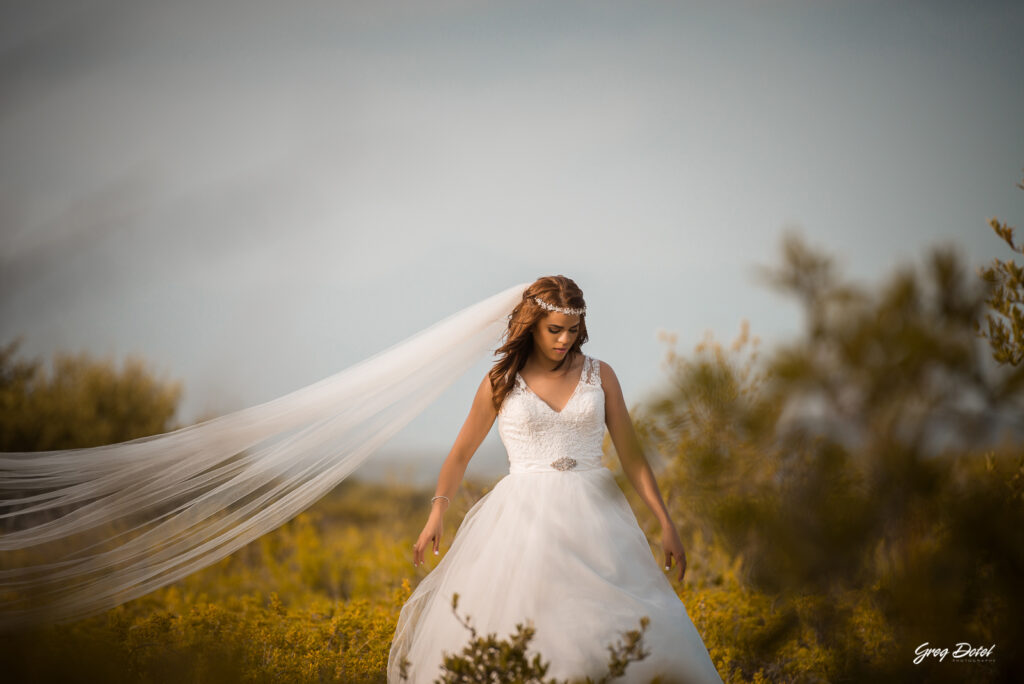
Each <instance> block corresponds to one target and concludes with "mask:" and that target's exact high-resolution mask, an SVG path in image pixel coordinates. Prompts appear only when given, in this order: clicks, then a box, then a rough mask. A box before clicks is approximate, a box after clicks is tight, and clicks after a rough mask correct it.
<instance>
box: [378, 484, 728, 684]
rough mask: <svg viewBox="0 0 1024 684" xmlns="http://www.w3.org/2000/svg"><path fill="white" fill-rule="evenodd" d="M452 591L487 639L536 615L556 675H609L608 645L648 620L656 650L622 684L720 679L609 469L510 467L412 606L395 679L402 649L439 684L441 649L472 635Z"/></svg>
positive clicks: (535, 649) (533, 645)
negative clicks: (455, 610)
mask: <svg viewBox="0 0 1024 684" xmlns="http://www.w3.org/2000/svg"><path fill="white" fill-rule="evenodd" d="M675 571H676V569H675V568H674V567H673V572H675ZM453 593H458V594H459V605H458V612H459V614H460V615H462V616H467V615H468V617H469V619H470V622H471V624H472V625H473V626H474V627H475V628H476V629H477V633H478V636H484V635H486V634H489V633H492V632H494V633H497V635H498V637H499V638H506V637H508V636H509V635H511V634H512V633H513V631H514V630H515V627H516V624H517V623H524V624H526V623H527V621H529V622H530V623H531V624H532V625H533V627H534V629H535V630H536V631H535V635H534V638H533V639H532V640H531V641H530V646H529V651H528V655H529V656H531V657H532V655H533V654H535V653H540V654H541V657H542V658H543V659H544V660H545V661H547V662H549V663H550V668H549V669H548V672H547V675H546V678H550V677H555V678H559V679H563V678H564V679H570V680H571V679H575V678H583V677H586V676H590V677H593V678H595V679H596V678H598V677H600V676H602V675H603V674H604V673H605V672H606V671H607V662H608V655H609V653H608V648H607V647H608V645H609V644H613V643H615V642H617V641H618V640H620V639H621V638H622V632H624V631H626V630H631V629H639V626H640V622H639V621H640V618H641V617H642V616H645V615H646V616H647V617H648V618H649V619H650V623H649V625H648V628H647V631H646V633H645V635H644V645H645V647H646V649H647V650H649V651H650V652H651V653H650V655H649V656H647V657H646V658H645V659H644V660H642V661H639V662H632V663H630V664H629V666H628V667H627V668H626V676H625V678H624V679H617V680H615V681H616V682H631V683H633V682H636V683H643V684H648V683H649V682H650V681H651V679H653V678H654V677H658V676H660V677H661V678H662V680H661V681H663V682H665V683H666V684H667V683H668V682H687V683H691V682H694V683H703V682H721V681H722V680H721V678H720V677H719V675H718V673H717V672H716V670H715V667H714V664H713V663H712V662H711V658H710V656H709V655H708V652H707V649H706V648H705V646H704V643H703V641H702V640H701V637H700V635H699V634H698V633H697V630H696V628H695V627H694V625H693V623H692V621H691V620H690V617H689V615H688V614H687V612H686V608H685V606H684V605H683V603H682V601H680V600H679V597H678V596H677V595H676V593H675V591H674V590H673V588H672V585H671V584H670V583H669V580H668V579H667V577H666V575H665V572H664V570H663V569H662V568H661V567H659V565H658V561H656V560H655V559H654V556H653V555H652V553H651V549H650V546H649V545H648V543H647V539H646V538H645V536H644V533H643V531H642V530H641V529H640V526H639V525H638V524H637V521H636V517H635V516H634V515H633V511H632V509H631V508H630V507H629V504H628V502H627V501H626V498H625V496H623V494H622V491H621V490H620V489H619V486H618V484H617V483H616V482H615V478H614V477H613V475H612V473H611V471H609V470H608V469H607V468H603V467H602V468H594V469H589V470H580V471H576V470H570V471H564V472H563V471H557V470H552V471H544V472H524V473H510V474H508V475H506V476H505V477H503V478H502V479H501V480H499V481H498V483H497V484H496V485H495V486H494V488H493V489H491V490H490V491H489V492H487V494H485V495H484V496H483V497H482V498H481V499H480V500H479V501H477V502H476V504H475V505H474V506H473V507H472V508H471V509H470V510H469V512H468V513H467V514H466V516H465V518H464V519H463V522H462V524H461V526H460V527H459V529H458V531H457V533H456V535H455V538H454V540H453V542H452V545H451V547H450V548H449V549H448V551H447V552H446V553H445V554H444V556H443V557H442V558H441V560H440V562H439V563H438V565H437V566H436V567H435V568H434V569H433V570H432V571H431V572H430V573H429V574H428V575H427V576H426V577H424V578H423V580H422V581H421V582H420V583H419V584H418V585H417V587H416V589H415V590H414V591H413V593H412V595H411V596H410V598H409V600H408V601H407V602H406V604H405V606H403V608H402V611H401V614H400V616H399V620H398V625H397V628H396V630H395V638H394V640H393V642H392V645H391V655H390V660H389V663H388V682H399V681H400V680H399V674H398V673H399V660H400V659H401V657H402V656H403V655H404V656H405V657H406V658H407V659H408V660H409V661H410V663H411V665H410V667H409V669H408V674H409V679H408V681H410V682H413V683H414V684H419V683H420V682H433V681H434V680H435V679H436V678H437V677H438V676H439V671H440V666H441V662H442V658H443V653H444V652H445V651H447V652H448V653H453V654H454V653H460V652H461V651H462V649H463V647H464V646H465V645H466V644H467V643H468V642H469V640H470V633H469V631H468V630H467V629H466V628H465V627H464V626H463V625H462V624H461V623H460V622H459V621H458V620H457V618H456V617H455V615H454V614H453V612H452V606H451V602H452V594H453Z"/></svg>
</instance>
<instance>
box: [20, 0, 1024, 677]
mask: <svg viewBox="0 0 1024 684" xmlns="http://www.w3.org/2000/svg"><path fill="white" fill-rule="evenodd" d="M1021 35H1024V5H1021V4H1020V3H1009V2H1006V3H1000V2H986V3H976V4H971V5H968V4H966V3H952V2H901V3H884V2H865V1H858V2H814V3H811V2H775V3H767V2H714V3H665V2H659V3H644V2H630V3H618V4H608V3H599V2H588V3H582V2H581V3H565V2H544V3H539V2H536V3H535V2H515V3H483V2H480V3H462V2H419V3H413V2H409V3H398V4H396V3H369V2H360V3H355V2H345V3H341V2H324V3H315V4H314V3H305V2H292V3H257V2H244V3H243V2H213V1H208V2H193V3H186V2H173V3H163V4H160V5H157V4H155V3H151V4H149V5H145V6H144V5H142V4H140V3H99V2H85V1H83V2H76V3H70V2H68V3H47V2H33V3H22V4H20V5H14V4H5V5H3V14H2V16H0V95H2V97H0V231H2V232H0V343H2V346H0V451H39V450H47V449H63V448H71V447H76V446H93V445H97V444H104V443H109V442H114V441H122V440H126V439H132V438H135V437H139V436H143V435H150V434H154V433H159V432H163V431H166V430H169V429H171V428H172V427H174V426H176V425H182V424H189V423H191V422H194V421H196V420H200V419H203V418H207V417H212V416H215V415H219V414H223V413H225V412H229V411H232V410H235V409H238V408H242V407H245V406H249V405H252V404H256V403H259V402H262V401H266V400H269V399H272V398H274V397H277V396H280V395H281V394H284V393H286V392H288V391H291V390H293V389H297V388H299V387H302V386H304V385H306V384H309V383H311V382H314V381H316V380H319V379H321V378H323V377H325V376H327V375H330V374H332V373H335V372H337V371H338V370H341V369H343V368H345V367H347V366H349V365H351V364H353V363H355V362H357V361H360V360H362V359H363V358H365V357H367V356H369V355H371V354H373V353H374V352H376V351H379V350H381V349H383V348H384V347H386V346H389V345H391V344H393V343H395V342H398V341H400V340H402V339H404V338H406V337H408V336H409V335H412V334H413V333H415V332H417V331H419V330H420V329H422V328H424V327H426V326H428V325H430V324H431V323H433V322H435V321H437V320H438V319H440V318H442V317H444V316H446V315H448V314H450V313H453V312H454V311H456V310H458V309H461V308H463V307H465V306H468V305H469V304H472V303H474V302H477V301H479V300H480V299H483V298H484V297H486V296H489V295H491V294H493V293H495V292H498V291H500V290H503V289H505V288H507V287H509V286H511V285H512V284H515V283H519V282H523V281H528V280H531V279H532V278H535V277H537V276H540V275H544V274H553V273H562V274H565V275H569V276H570V277H573V278H574V279H575V280H576V281H577V283H578V284H579V285H580V286H581V287H582V288H583V289H584V291H585V293H586V296H587V300H588V307H589V311H590V313H589V315H588V327H589V329H590V335H591V342H590V343H589V344H588V345H587V347H585V351H587V352H588V353H590V354H591V355H593V356H595V357H597V358H600V359H604V360H606V361H608V362H609V363H611V364H612V365H613V366H614V367H615V369H616V371H617V373H618V375H619V377H620V379H621V381H622V383H623V385H624V387H625V391H626V395H627V401H628V403H629V404H630V408H631V410H632V413H633V417H634V422H635V424H636V426H637V429H638V433H639V435H640V438H641V441H642V443H643V446H644V448H645V450H646V451H647V453H648V455H649V456H651V457H652V462H654V463H655V464H656V466H657V468H656V470H657V477H658V483H659V487H660V489H661V491H662V492H663V494H664V497H665V500H666V504H667V506H668V508H669V512H670V515H671V517H672V519H673V521H675V523H676V525H677V526H678V528H679V532H680V536H681V538H682V540H683V542H684V546H685V548H686V550H687V555H688V561H689V563H688V566H687V573H686V577H685V579H684V581H683V582H678V581H676V580H675V579H673V580H672V582H673V586H674V588H675V589H676V591H677V594H678V595H679V597H680V598H681V599H682V600H683V602H684V604H685V605H686V607H687V611H688V613H689V614H690V616H691V617H692V619H693V621H694V624H695V625H696V627H697V629H698V631H699V633H700V634H701V637H702V638H703V640H704V642H705V644H706V645H707V647H708V650H709V652H710V654H711V656H712V659H713V661H714V663H715V665H716V667H717V668H718V670H719V672H720V674H721V675H722V678H723V680H725V681H727V682H730V683H733V682H757V683H763V682H833V681H834V682H840V681H843V682H863V681H877V682H889V681H893V682H897V681H898V682H912V681H928V682H962V681H971V682H1019V681H1024V657H1022V655H1021V650H1020V648H1019V644H1021V643H1024V623H1022V622H1021V620H1020V615H1021V614H1024V589H1022V585H1021V582H1020V577H1021V576H1022V574H1024V419H1022V416H1024V269H1022V264H1024V246H1021V244H1020V243H1021V242H1022V240H1021V237H1020V236H1019V235H1018V236H1016V237H1014V236H1013V233H1012V226H1014V225H1017V226H1020V224H1021V221H1022V220H1024V136H1022V135H1021V122H1022V121H1024V87H1022V85H1024V81H1022V78H1021V72H1020V67H1021V65H1022V64H1024V41H1021V40H1020V36H1021ZM19 345H20V346H19ZM487 363H488V360H486V359H485V360H482V361H481V363H480V364H479V367H478V368H476V369H474V370H473V371H472V372H470V373H467V374H466V376H465V377H463V378H460V379H458V380H457V381H456V382H455V384H454V385H453V387H452V388H450V389H449V390H448V391H447V392H446V393H445V394H444V395H443V396H442V397H441V398H440V399H439V400H438V401H437V402H436V403H435V404H434V405H432V406H431V407H429V409H428V410H427V411H426V412H425V413H424V414H422V415H421V416H420V417H419V418H418V419H417V420H416V421H415V422H414V423H412V424H411V425H410V426H409V427H408V428H407V429H406V430H405V431H404V432H403V433H402V434H400V435H399V436H398V437H396V438H395V439H394V440H393V441H392V443H390V444H389V445H388V447H387V449H385V450H383V451H382V452H381V453H379V454H377V455H375V456H374V457H373V458H372V459H371V461H370V462H369V463H367V464H366V465H365V466H364V467H363V468H361V469H360V470H359V471H358V472H357V473H356V475H355V476H353V477H351V478H349V479H348V480H346V481H344V482H342V483H341V484H340V485H339V486H338V487H337V488H336V489H335V490H334V491H332V492H331V493H330V494H329V495H327V496H325V497H324V498H322V499H321V500H320V501H318V502H317V503H316V504H314V505H313V506H312V507H311V508H309V509H308V510H307V511H305V512H303V513H302V514H300V515H299V516H297V517H296V518H294V519H293V520H291V521H289V522H288V523H286V524H285V525H283V526H281V527H280V528H278V529H276V530H274V531H273V532H271V533H268V534H266V535H264V536H263V537H261V538H260V539H258V540H256V541H254V542H252V543H250V544H249V545H248V546H246V547H245V548H243V549H241V550H239V551H237V552H236V553H233V554H232V555H230V556H229V557H227V558H225V559H223V560H222V561H220V562H218V563H216V564H214V565H212V566H210V567H208V568H205V569H203V570H201V571H199V572H196V573H194V574H193V575H191V576H189V577H187V578H185V579H183V580H181V581H180V582H176V583H174V584H172V585H169V586H166V587H164V588H161V589H159V590H157V591H154V592H152V593H150V594H148V595H146V596H144V597H142V598H139V599H137V600H134V601H130V602H127V603H124V604H122V605H120V606H118V607H117V608H115V609H113V610H110V611H107V612H106V613H103V614H100V615H96V616H94V617H91V618H88V619H85V620H81V621H79V622H76V623H74V624H71V625H60V626H53V625H47V626H42V627H40V628H39V629H32V630H25V631H24V632H20V633H17V634H5V635H3V636H4V638H3V640H0V660H2V661H3V662H4V666H5V674H6V675H8V677H9V678H10V679H11V680H12V681H32V682H49V681H53V682H67V681H106V682H122V681H123V682H141V681H145V682H168V683H171V682H174V683H175V684H177V683H179V682H183V681H208V682H235V681H238V682H280V681H300V682H324V681H331V682H378V683H380V682H383V681H384V680H385V676H384V667H385V664H386V662H387V657H388V650H389V646H390V643H391V638H392V634H393V632H394V629H395V624H396V620H397V617H398V611H399V609H400V608H401V606H402V605H403V603H404V601H405V600H406V598H407V597H408V596H409V592H410V591H411V590H412V587H413V586H415V584H416V583H417V582H418V581H420V580H422V578H423V577H425V576H426V575H427V573H428V572H430V570H431V568H432V567H435V566H436V563H437V562H438V560H439V558H438V557H435V556H433V555H431V554H428V558H427V562H426V564H425V565H423V566H420V567H416V568H414V567H413V566H412V564H411V555H412V554H411V548H412V544H413V542H414V541H415V539H416V538H417V536H418V534H419V532H420V530H421V529H422V526H423V523H424V521H425V519H426V514H427V505H426V503H425V502H427V501H428V500H429V496H430V495H431V494H432V493H433V491H434V489H433V479H434V478H435V477H436V475H437V470H438V468H439V467H440V464H441V462H442V460H443V458H444V456H445V454H446V453H447V451H448V449H449V448H450V446H451V443H452V441H453V440H454V438H455V435H456V434H457V432H458V429H459V427H460V425H461V423H462V420H463V419H464V417H465V414H466V412H467V411H468V408H469V404H470V400H471V397H472V392H473V390H474V389H475V387H476V384H477V382H478V381H479V379H480V377H481V375H482V374H483V373H484V372H485V370H486V368H487ZM605 452H606V465H607V466H608V467H609V468H610V469H611V470H612V471H613V473H614V475H615V477H616V479H617V481H618V483H619V485H620V487H621V488H622V490H623V491H624V493H625V494H626V496H627V497H628V498H629V500H630V503H631V505H632V507H633V510H634V511H635V512H636V514H637V518H638V522H639V523H640V525H641V527H642V528H643V530H644V532H645V533H646V534H647V536H648V539H649V541H650V543H651V550H652V553H654V555H655V556H656V557H657V559H658V560H659V561H660V560H663V558H662V556H661V548H660V544H659V540H660V530H659V527H658V525H657V522H656V520H655V518H654V517H653V516H652V515H651V513H650V511H649V510H648V509H647V507H646V506H645V505H644V504H643V502H642V501H641V500H640V499H639V498H638V497H637V496H636V493H635V491H634V490H633V489H632V487H631V486H630V483H629V481H628V477H627V476H626V474H625V473H623V472H622V469H621V467H620V465H619V462H618V459H617V458H616V456H615V451H614V448H613V445H611V443H610V440H607V439H606V443H605ZM503 461H504V452H503V449H502V448H501V446H500V442H499V441H498V439H497V435H496V431H495V430H492V433H491V435H490V436H489V437H488V440H487V442H486V443H485V444H484V445H483V447H481V449H480V451H479V453H478V455H477V457H476V458H474V460H473V462H472V463H471V465H470V469H469V471H468V472H467V478H466V480H465V482H464V483H463V486H462V487H460V489H459V493H458V495H457V496H456V497H455V499H454V500H453V502H452V506H451V509H450V511H449V512H448V513H446V519H445V539H444V540H443V542H442V544H441V549H442V556H441V558H443V553H444V552H445V550H447V549H448V548H449V547H450V544H451V541H452V538H453V536H454V534H455V532H456V530H457V529H458V526H459V524H460V522H461V520H462V519H463V516H464V515H465V514H466V512H467V511H468V510H469V509H470V507H472V506H473V505H475V503H476V502H478V501H479V500H480V499H481V497H483V496H486V493H487V492H488V491H489V489H490V487H492V486H493V484H494V482H496V481H497V479H498V478H499V477H501V474H502V472H503V470H504V467H505V466H504V462H503ZM8 484H9V483H8ZM7 495H11V496H13V495H12V494H10V493H9V492H8V494H7ZM5 496H6V495H5ZM3 522H4V523H5V524H6V523H8V522H10V519H9V518H8V517H4V518H3ZM595 543H614V540H595ZM638 560H639V559H638ZM481 562H486V559H481ZM14 563H15V555H13V554H12V553H11V552H8V553H7V554H6V555H0V569H3V568H6V567H7V566H8V564H14ZM673 574H674V573H673ZM15 589H16V588H15ZM15 589H11V588H10V587H9V586H8V585H3V587H2V588H0V604H3V600H6V599H8V598H10V596H11V595H12V594H13V596H14V597H15V598H16V599H17V598H22V597H21V596H20V595H19V594H18V593H17V591H16V590H15ZM631 626H635V625H631ZM500 636H506V635H500ZM467 637H468V635H467ZM963 644H966V645H967V646H968V647H969V648H973V649H974V650H973V651H970V650H969V651H967V652H961V653H959V655H957V653H958V652H957V650H956V649H958V648H959V646H960V645H963ZM927 648H937V649H947V652H946V653H945V655H942V657H941V658H940V657H939V655H938V654H929V653H924V652H923V650H924V649H927ZM510 653H512V655H510V656H509V658H510V659H511V660H513V661H515V662H516V663H518V664H519V665H522V666H524V667H529V666H528V664H527V663H525V662H524V661H522V655H523V653H522V652H521V651H515V650H514V649H513V650H512V651H510ZM480 655H481V654H480V653H479V652H474V651H473V649H469V650H468V651H467V652H466V653H464V654H462V658H456V659H455V662H454V663H453V666H459V667H464V668H468V669H470V670H477V666H478V665H480V663H479V660H480ZM510 662H511V661H510ZM508 666H509V663H505V665H503V667H504V668H505V669H504V670H503V672H505V673H506V674H507V672H508ZM524 679H525V678H524ZM497 680H499V681H500V678H499V679H497ZM445 681H454V680H453V679H446V680H445ZM459 681H463V680H459ZM487 681H496V680H495V679H490V680H487Z"/></svg>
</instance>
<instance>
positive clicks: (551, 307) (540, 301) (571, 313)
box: [533, 297, 587, 316]
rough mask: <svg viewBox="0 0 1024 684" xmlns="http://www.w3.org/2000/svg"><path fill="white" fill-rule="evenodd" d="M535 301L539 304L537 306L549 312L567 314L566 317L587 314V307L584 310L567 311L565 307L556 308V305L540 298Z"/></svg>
mask: <svg viewBox="0 0 1024 684" xmlns="http://www.w3.org/2000/svg"><path fill="white" fill-rule="evenodd" d="M533 301H535V302H536V303H537V306H539V307H540V308H542V309H547V310H548V311H557V312H558V313H562V314H565V315H566V316H582V315H583V314H585V313H587V307H583V308H582V309H567V308H566V307H564V306H555V305H554V304H548V303H547V302H545V301H544V300H543V299H541V298H540V297H534V298H533Z"/></svg>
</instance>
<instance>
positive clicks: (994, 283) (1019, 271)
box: [975, 183, 1024, 366]
mask: <svg viewBox="0 0 1024 684" xmlns="http://www.w3.org/2000/svg"><path fill="white" fill-rule="evenodd" d="M1017 187H1018V188H1020V189H1021V190H1024V183H1017ZM988 224H989V226H991V228H992V230H994V231H995V233H996V235H998V236H999V237H1001V238H1002V239H1003V240H1005V241H1006V244H1008V245H1009V246H1010V249H1012V250H1013V251H1015V252H1021V253H1022V254H1024V246H1017V245H1015V244H1014V243H1013V228H1011V227H1009V226H1008V225H1006V224H1005V223H1002V222H1001V221H1000V220H999V219H997V218H991V219H989V222H988ZM980 275H981V277H982V278H983V279H984V280H985V282H986V283H988V284H989V285H990V286H991V292H990V293H989V297H988V300H987V303H988V305H989V307H990V308H991V310H992V312H991V313H989V314H987V315H986V316H985V318H986V321H987V323H988V328H987V329H986V330H984V331H983V330H982V329H981V324H980V323H979V322H977V321H975V330H976V331H978V332H979V333H980V334H981V335H982V336H983V337H985V338H986V339H988V341H989V344H990V345H991V346H992V356H993V358H995V360H996V361H998V362H999V363H1009V364H1012V365H1014V366H1018V365H1020V364H1021V362H1022V361H1024V268H1022V267H1021V266H1018V265H1017V264H1016V263H1014V262H1013V261H1002V260H1000V259H993V260H992V265H991V266H989V267H988V268H982V269H981V270H980ZM1004 321H1005V322H1004Z"/></svg>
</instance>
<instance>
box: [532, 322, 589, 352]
mask: <svg viewBox="0 0 1024 684" xmlns="http://www.w3.org/2000/svg"><path fill="white" fill-rule="evenodd" d="M579 334H580V317H579V316H578V315H573V316H567V315H566V314H563V313H558V312H557V311H549V312H548V313H547V314H545V316H544V318H542V319H540V320H539V321H537V323H536V325H534V327H533V346H534V349H535V350H536V351H537V353H538V354H540V355H541V356H542V357H544V358H547V359H550V360H551V361H552V362H554V363H558V362H559V361H561V360H562V359H564V358H565V355H566V353H568V351H569V348H570V347H572V345H573V342H575V341H576V338H577V337H578V336H579Z"/></svg>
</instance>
